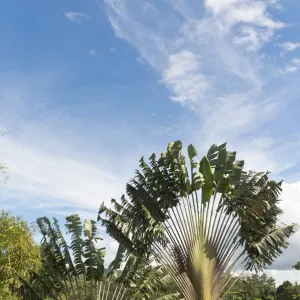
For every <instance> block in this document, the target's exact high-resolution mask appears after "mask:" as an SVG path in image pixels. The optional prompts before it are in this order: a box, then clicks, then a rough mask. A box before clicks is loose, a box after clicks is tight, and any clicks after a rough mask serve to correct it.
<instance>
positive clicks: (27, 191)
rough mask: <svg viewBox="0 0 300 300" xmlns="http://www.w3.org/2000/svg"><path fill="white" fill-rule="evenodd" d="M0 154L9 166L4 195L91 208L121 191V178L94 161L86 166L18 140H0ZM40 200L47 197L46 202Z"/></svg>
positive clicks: (51, 205)
mask: <svg viewBox="0 0 300 300" xmlns="http://www.w3.org/2000/svg"><path fill="white" fill-rule="evenodd" d="M1 154H2V156H3V157H5V160H6V161H7V163H8V165H9V175H10V180H9V181H8V183H7V184H6V188H5V189H7V191H4V192H6V196H7V197H9V198H14V197H16V195H17V198H18V199H19V200H20V199H23V201H24V205H27V203H26V201H27V200H28V199H30V198H31V199H39V200H38V204H37V205H38V206H39V207H40V208H41V207H45V208H47V210H51V209H52V210H53V208H54V207H62V206H69V207H70V206H73V207H74V208H77V209H78V208H80V209H88V210H92V209H94V210H95V213H96V211H97V208H98V207H99V205H100V202H102V201H110V199H111V197H119V196H120V195H121V194H122V192H123V190H124V183H125V178H124V179H123V180H122V179H121V178H118V177H117V176H115V175H114V174H111V173H110V172H108V171H106V170H105V169H103V168H101V167H97V166H96V164H93V165H88V164H86V163H81V162H80V161H78V160H77V159H73V158H71V157H69V156H64V155H61V154H56V153H55V152H51V151H50V152H45V151H43V150H41V148H39V149H38V148H35V147H33V146H31V145H24V144H22V143H21V141H20V140H15V139H7V138H5V139H4V140H3V141H2V149H1ZM44 199H51V202H49V203H47V202H45V201H44Z"/></svg>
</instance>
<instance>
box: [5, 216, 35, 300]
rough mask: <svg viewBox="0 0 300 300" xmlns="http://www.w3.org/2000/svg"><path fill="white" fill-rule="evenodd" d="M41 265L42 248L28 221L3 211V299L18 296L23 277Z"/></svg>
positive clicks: (26, 276)
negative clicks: (35, 241) (38, 245)
mask: <svg viewBox="0 0 300 300" xmlns="http://www.w3.org/2000/svg"><path fill="white" fill-rule="evenodd" d="M39 265H40V256H39V248H38V247H37V246H36V245H35V243H34V240H33V231H32V229H31V228H30V227H29V226H28V224H27V222H25V221H24V220H22V219H21V218H20V217H16V216H13V215H12V214H11V213H9V212H6V211H3V210H2V211H1V213H0V299H3V300H4V299H14V297H15V296H14V294H15V293H17V292H18V291H19V287H20V284H21V282H20V277H22V278H25V279H26V278H28V277H29V275H30V273H31V272H34V271H36V270H37V269H38V267H39Z"/></svg>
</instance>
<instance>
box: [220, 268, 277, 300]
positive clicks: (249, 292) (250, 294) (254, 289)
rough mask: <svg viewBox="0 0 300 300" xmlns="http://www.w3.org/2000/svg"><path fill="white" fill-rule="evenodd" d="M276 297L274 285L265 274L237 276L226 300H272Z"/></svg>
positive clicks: (272, 279)
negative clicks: (237, 299)
mask: <svg viewBox="0 0 300 300" xmlns="http://www.w3.org/2000/svg"><path fill="white" fill-rule="evenodd" d="M275 295H276V284H275V280H274V278H272V277H268V276H267V275H266V274H265V273H263V274H261V275H258V274H251V275H244V276H239V277H238V278H237V280H236V282H235V284H234V286H233V288H232V289H231V291H230V293H229V295H228V296H227V297H226V298H225V299H226V300H227V299H228V300H229V299H230V297H231V298H232V299H234V297H233V296H235V297H236V298H238V297H241V298H242V299H248V300H253V299H261V300H273V299H274V297H275Z"/></svg>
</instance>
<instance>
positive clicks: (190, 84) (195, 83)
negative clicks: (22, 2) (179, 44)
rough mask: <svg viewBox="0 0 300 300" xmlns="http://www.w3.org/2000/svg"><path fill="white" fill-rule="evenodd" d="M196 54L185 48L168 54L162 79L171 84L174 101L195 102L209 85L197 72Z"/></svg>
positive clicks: (201, 96)
mask: <svg viewBox="0 0 300 300" xmlns="http://www.w3.org/2000/svg"><path fill="white" fill-rule="evenodd" d="M198 69H199V63H198V61H197V56H196V55H195V54H194V53H192V52H190V51H187V50H183V51H181V52H179V53H177V54H173V55H170V57H169V66H168V68H167V69H166V70H165V71H164V75H163V80H164V82H165V83H166V84H167V85H169V86H171V88H172V89H173V91H174V94H175V96H173V97H172V99H173V100H174V101H177V102H180V103H182V104H185V103H187V102H192V103H193V102H197V101H199V100H201V99H202V98H203V94H204V92H205V91H206V89H207V88H208V86H209V83H208V81H207V79H206V78H205V76H204V75H202V74H200V73H199V72H198Z"/></svg>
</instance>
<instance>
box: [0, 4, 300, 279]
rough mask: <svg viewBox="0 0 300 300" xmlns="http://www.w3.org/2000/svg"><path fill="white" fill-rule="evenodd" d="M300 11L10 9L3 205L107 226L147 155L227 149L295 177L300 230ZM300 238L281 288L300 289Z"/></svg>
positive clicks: (3, 81)
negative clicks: (99, 218)
mask: <svg viewBox="0 0 300 300" xmlns="http://www.w3.org/2000/svg"><path fill="white" fill-rule="evenodd" d="M299 9H300V3H299V1H297V0H282V1H280V0H279V1H276V0H265V1H262V0H261V1H259V0H257V1H256V0H243V1H242V0H222V1H220V0H205V1H195V0H190V1H188V0H186V1H183V0H176V1H175V0H173V1H167V0H165V1H161V0H159V1H158V0H152V1H150V0H148V1H146V0H145V1H142V0H127V1H126V0H105V1H100V0H99V1H98V0H95V1H92V0H90V1H89V0H88V1H77V0H72V1H61V0H60V1H58V0H54V1H47V2H45V1H37V0H32V1H30V2H27V1H16V0H10V1H5V2H3V3H2V17H1V18H0V25H1V26H0V35H1V41H2V42H1V47H0V59H1V64H0V102H1V107H2V112H1V115H0V125H1V126H2V127H3V130H4V131H6V134H5V136H4V137H3V138H2V141H1V144H0V145H1V148H0V155H1V160H2V161H4V162H6V163H7V164H8V166H9V176H10V179H9V181H8V182H7V184H6V185H3V186H2V188H1V191H0V201H1V204H2V205H1V206H2V207H3V208H6V209H11V210H12V211H13V212H14V213H18V214H20V215H22V216H24V217H25V218H26V219H27V220H29V221H33V220H34V219H35V218H36V217H38V216H41V215H45V214H46V215H47V216H52V215H56V216H60V218H61V220H63V218H64V215H66V214H70V213H74V212H79V213H80V214H81V215H82V216H83V218H84V217H94V216H95V213H96V211H97V208H98V206H99V204H100V202H102V201H107V203H108V201H109V199H110V198H111V197H118V196H119V195H121V194H122V193H123V191H124V184H125V182H126V180H128V179H129V178H130V177H131V176H132V175H133V171H134V169H135V168H136V167H137V166H138V160H139V158H140V157H141V156H142V155H144V156H149V155H150V154H151V153H152V152H161V151H163V150H164V148H165V147H166V145H167V143H168V142H170V141H173V140H176V139H181V140H182V141H183V142H184V143H185V144H186V145H188V144H189V143H194V144H195V145H197V146H198V148H199V149H200V150H201V152H202V153H203V154H204V153H205V151H206V150H207V148H208V147H209V146H210V145H211V144H212V143H221V142H224V141H227V142H228V145H229V148H231V149H234V150H237V151H238V157H239V158H240V159H244V160H245V161H246V166H247V167H248V168H249V169H254V170H270V171H272V174H273V177H274V178H275V179H281V178H283V179H284V180H285V185H284V191H283V195H282V198H283V200H284V201H283V203H282V206H283V209H284V211H285V213H284V215H283V216H282V220H283V221H284V222H289V223H290V222H299V217H298V216H299V214H300V204H299V200H298V199H300V155H299V151H298V149H299V146H300V135H299V126H300V125H299V121H298V115H299V112H300V102H299V98H300V96H299V91H300V87H299V84H298V82H299V79H300V78H299V74H300V37H299V35H298V34H297V33H298V32H299V27H300V23H299V17H298V16H297V12H298V11H299ZM13 134H16V136H15V135H13ZM299 238H300V236H299V234H298V235H297V236H295V237H294V238H293V239H292V243H291V247H290V249H289V250H287V252H286V253H285V254H284V255H283V256H282V257H281V258H280V259H279V260H278V261H276V262H275V264H274V266H272V271H269V272H271V273H272V275H273V276H275V277H276V279H277V281H281V280H282V279H284V278H288V279H290V280H295V279H298V280H300V276H299V275H298V273H297V272H295V271H291V270H289V268H290V266H291V265H292V264H293V263H294V262H295V261H296V260H297V259H299V258H298V257H297V255H298V253H299V249H300V242H299V240H300V239H299ZM108 247H110V249H114V248H115V247H116V245H115V244H114V243H113V242H110V244H109V245H108ZM112 251H113V250H111V251H110V252H112Z"/></svg>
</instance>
